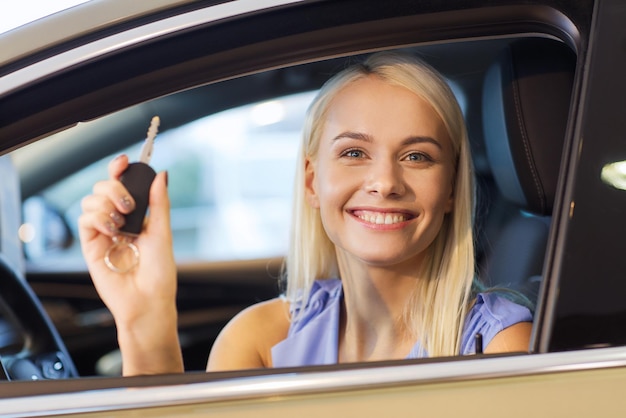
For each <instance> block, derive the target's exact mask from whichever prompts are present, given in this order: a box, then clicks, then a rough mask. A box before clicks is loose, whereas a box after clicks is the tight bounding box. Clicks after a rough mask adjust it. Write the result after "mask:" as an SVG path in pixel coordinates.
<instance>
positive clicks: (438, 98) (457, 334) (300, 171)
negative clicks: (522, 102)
mask: <svg viewBox="0 0 626 418" xmlns="http://www.w3.org/2000/svg"><path fill="white" fill-rule="evenodd" d="M372 75H374V76H377V77H379V78H380V79H381V80H384V81H385V82H388V83H389V84H392V85H397V86H401V87H404V88H406V89H408V90H409V91H411V92H413V93H415V94H416V95H418V96H420V97H422V98H423V99H425V100H426V101H428V102H429V103H430V104H431V105H432V107H433V108H434V110H435V111H436V112H437V113H438V115H439V116H440V118H441V120H442V121H443V123H444V125H445V127H446V129H447V131H448V134H449V136H450V139H451V142H452V147H453V151H454V154H455V155H454V157H455V159H456V160H455V161H456V173H455V183H454V196H455V198H454V207H453V209H452V211H451V213H449V214H447V215H446V216H445V219H444V222H443V225H442V227H441V230H440V231H439V233H438V235H437V237H436V238H435V240H434V241H433V242H432V244H431V245H430V247H429V248H428V250H427V251H429V253H430V254H429V257H427V262H426V263H423V265H422V266H420V271H419V272H418V273H420V274H421V277H422V280H418V281H416V288H415V290H414V294H413V296H412V298H411V302H410V303H409V304H408V306H407V307H406V309H405V313H406V315H405V321H406V323H407V325H408V327H409V329H411V330H413V331H414V337H417V338H419V341H420V344H421V346H422V348H423V349H424V350H425V351H426V352H427V353H428V355H429V356H449V355H456V354H458V353H459V351H460V346H461V333H462V331H463V324H464V321H465V316H466V313H467V310H468V305H469V302H470V291H471V288H472V281H473V278H474V273H475V271H474V269H475V266H474V242H473V233H472V224H473V217H474V181H473V168H472V162H471V157H470V151H469V143H468V138H467V132H466V128H465V123H464V119H463V114H462V112H461V109H460V107H459V105H458V103H457V101H456V98H455V96H454V94H453V93H452V91H451V89H450V87H449V86H448V84H447V83H446V81H445V80H444V79H443V78H442V77H441V75H439V74H438V73H437V72H436V71H435V70H433V69H432V68H431V67H430V66H428V65H427V64H425V63H423V62H422V61H420V60H418V59H416V58H414V57H411V56H408V55H402V54H396V53H378V54H374V55H372V56H370V57H369V58H368V59H367V60H366V61H365V62H363V63H362V64H356V65H352V66H350V67H349V68H347V69H345V70H343V71H341V72H340V73H338V74H337V75H335V76H334V77H333V78H331V79H330V80H329V81H328V82H326V84H324V86H323V87H322V88H321V90H320V92H319V93H318V95H317V96H316V98H315V99H314V100H313V102H312V104H311V106H310V107H309V110H308V112H307V118H306V120H305V123H304V128H303V134H302V146H301V150H300V154H299V156H298V158H299V160H298V166H297V169H296V180H295V181H296V184H295V193H294V205H293V219H292V222H293V224H292V225H293V226H292V230H291V243H290V249H289V253H288V256H287V259H286V264H285V268H284V272H283V274H286V278H285V279H286V283H287V287H286V297H287V300H288V301H290V302H291V303H292V306H293V305H300V306H302V304H305V303H306V301H307V300H308V296H309V294H310V289H311V286H312V285H313V282H314V281H315V280H320V279H328V278H333V277H339V268H338V263H337V257H336V253H335V246H334V244H333V243H332V242H331V240H330V239H329V238H328V235H327V234H326V232H325V230H324V228H323V226H322V221H321V218H320V214H319V210H318V209H314V208H312V207H311V206H310V205H309V204H308V203H307V201H306V197H305V190H304V182H305V159H306V158H307V157H308V158H311V159H314V158H315V157H316V154H317V150H318V146H319V141H320V136H321V133H322V129H323V125H324V121H325V118H326V113H327V111H328V109H329V107H330V103H331V102H332V100H333V98H334V97H335V96H336V95H337V93H338V92H339V91H341V89H342V88H343V87H345V86H346V85H348V84H350V83H352V82H354V81H356V80H359V79H362V78H365V77H369V76H372ZM416 268H417V267H416ZM296 315H297V314H296Z"/></svg>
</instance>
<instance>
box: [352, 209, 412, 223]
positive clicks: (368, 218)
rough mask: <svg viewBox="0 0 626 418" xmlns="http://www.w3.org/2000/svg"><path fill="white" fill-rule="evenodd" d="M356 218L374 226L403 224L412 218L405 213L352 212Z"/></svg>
mask: <svg viewBox="0 0 626 418" xmlns="http://www.w3.org/2000/svg"><path fill="white" fill-rule="evenodd" d="M352 213H353V215H354V216H356V217H357V218H359V219H361V220H363V221H365V222H367V223H371V224H376V225H393V224H397V223H401V222H405V221H407V220H408V219H410V218H412V216H409V215H407V214H406V213H397V212H375V211H368V210H358V211H354V212H352Z"/></svg>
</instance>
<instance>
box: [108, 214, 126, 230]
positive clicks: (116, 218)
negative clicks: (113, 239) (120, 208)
mask: <svg viewBox="0 0 626 418" xmlns="http://www.w3.org/2000/svg"><path fill="white" fill-rule="evenodd" d="M109 217H110V218H111V219H112V220H113V223H114V224H115V225H116V226H117V227H120V226H122V225H124V217H123V216H122V215H121V214H120V213H119V212H117V211H113V212H111V213H109Z"/></svg>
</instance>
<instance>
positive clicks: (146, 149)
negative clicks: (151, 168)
mask: <svg viewBox="0 0 626 418" xmlns="http://www.w3.org/2000/svg"><path fill="white" fill-rule="evenodd" d="M160 123H161V120H160V119H159V117H158V116H155V117H153V118H152V120H151V121H150V127H149V128H148V133H147V135H146V140H145V141H144V143H143V146H142V147H141V154H140V155H139V162H142V163H144V164H149V163H150V158H152V149H153V148H154V138H155V137H156V135H157V132H158V131H159V124H160Z"/></svg>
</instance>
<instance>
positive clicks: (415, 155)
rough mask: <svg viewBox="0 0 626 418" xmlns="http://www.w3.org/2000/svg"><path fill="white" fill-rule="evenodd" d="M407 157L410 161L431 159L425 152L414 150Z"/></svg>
mask: <svg viewBox="0 0 626 418" xmlns="http://www.w3.org/2000/svg"><path fill="white" fill-rule="evenodd" d="M406 158H407V160H409V161H415V162H422V161H430V159H429V158H428V156H426V155H425V154H422V153H421V152H412V153H411V154H409V155H408V156H407V157H406Z"/></svg>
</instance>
